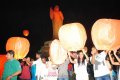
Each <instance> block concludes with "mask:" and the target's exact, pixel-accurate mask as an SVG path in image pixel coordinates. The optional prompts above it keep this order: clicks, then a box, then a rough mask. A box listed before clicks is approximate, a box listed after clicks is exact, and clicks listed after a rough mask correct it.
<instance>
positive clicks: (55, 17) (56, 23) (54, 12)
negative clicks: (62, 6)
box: [50, 5, 64, 38]
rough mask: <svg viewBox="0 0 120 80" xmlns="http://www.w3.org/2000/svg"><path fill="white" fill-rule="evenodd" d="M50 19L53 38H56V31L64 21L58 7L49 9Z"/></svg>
mask: <svg viewBox="0 0 120 80" xmlns="http://www.w3.org/2000/svg"><path fill="white" fill-rule="evenodd" d="M50 19H51V20H52V25H53V38H58V31H59V28H60V27H61V26H62V24H63V20H64V16H63V13H62V12H61V11H60V10H59V6H58V5H56V6H55V7H54V9H52V8H50Z"/></svg>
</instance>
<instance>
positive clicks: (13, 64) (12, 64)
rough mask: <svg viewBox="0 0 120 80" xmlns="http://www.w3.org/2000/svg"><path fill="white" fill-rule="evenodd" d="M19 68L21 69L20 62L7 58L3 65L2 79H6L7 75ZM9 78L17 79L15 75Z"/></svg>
mask: <svg viewBox="0 0 120 80" xmlns="http://www.w3.org/2000/svg"><path fill="white" fill-rule="evenodd" d="M19 70H21V67H20V63H19V62H18V61H17V60H16V59H12V60H8V61H7V62H6V63H5V66H4V72H3V76H2V80H6V78H7V77H9V76H10V75H12V74H14V73H15V72H17V71H19ZM11 80H17V76H14V77H12V78H11Z"/></svg>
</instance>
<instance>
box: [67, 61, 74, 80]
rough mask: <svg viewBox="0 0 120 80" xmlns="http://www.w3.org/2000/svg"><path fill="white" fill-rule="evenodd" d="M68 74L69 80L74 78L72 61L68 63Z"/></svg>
mask: <svg viewBox="0 0 120 80" xmlns="http://www.w3.org/2000/svg"><path fill="white" fill-rule="evenodd" d="M68 76H69V80H72V76H73V64H72V63H69V64H68Z"/></svg>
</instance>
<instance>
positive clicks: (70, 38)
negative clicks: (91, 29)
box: [58, 23, 87, 51]
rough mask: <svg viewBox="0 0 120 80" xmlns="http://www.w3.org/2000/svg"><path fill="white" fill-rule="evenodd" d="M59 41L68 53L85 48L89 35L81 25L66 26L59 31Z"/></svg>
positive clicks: (71, 24)
mask: <svg viewBox="0 0 120 80" xmlns="http://www.w3.org/2000/svg"><path fill="white" fill-rule="evenodd" d="M58 35H59V40H60V42H61V44H62V46H63V47H64V48H65V49H66V50H68V51H77V50H81V49H83V48H84V46H85V43H86V40H87V35H86V31H85V28H84V26H83V25H82V24H80V23H70V24H65V25H63V26H62V27H61V28H60V29H59V34H58Z"/></svg>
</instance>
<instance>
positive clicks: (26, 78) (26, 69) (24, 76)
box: [20, 57, 31, 80]
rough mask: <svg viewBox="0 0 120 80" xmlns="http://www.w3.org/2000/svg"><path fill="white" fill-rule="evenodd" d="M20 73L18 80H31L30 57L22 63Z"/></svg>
mask: <svg viewBox="0 0 120 80" xmlns="http://www.w3.org/2000/svg"><path fill="white" fill-rule="evenodd" d="M21 67H22V73H21V75H20V80H31V73H30V67H31V62H30V57H27V58H24V59H23V61H22V63H21Z"/></svg>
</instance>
